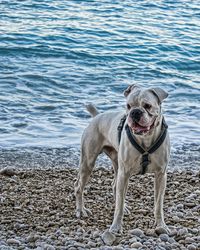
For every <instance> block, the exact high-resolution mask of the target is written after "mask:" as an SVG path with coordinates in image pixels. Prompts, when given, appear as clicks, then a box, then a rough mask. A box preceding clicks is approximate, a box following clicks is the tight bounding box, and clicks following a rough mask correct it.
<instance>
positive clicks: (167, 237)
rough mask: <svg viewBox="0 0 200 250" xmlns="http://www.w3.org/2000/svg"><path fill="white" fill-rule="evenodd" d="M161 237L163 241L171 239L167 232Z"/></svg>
mask: <svg viewBox="0 0 200 250" xmlns="http://www.w3.org/2000/svg"><path fill="white" fill-rule="evenodd" d="M159 237H160V239H161V240H162V241H165V242H167V241H169V236H168V235H167V234H160V235H159Z"/></svg>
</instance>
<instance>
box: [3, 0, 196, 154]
mask: <svg viewBox="0 0 200 250" xmlns="http://www.w3.org/2000/svg"><path fill="white" fill-rule="evenodd" d="M130 84H138V85H141V86H143V87H148V88H151V87H153V86H154V87H161V88H163V89H165V90H166V91H168V92H169V97H168V99H166V101H165V102H164V103H163V113H164V114H165V117H166V121H167V123H168V125H169V131H170V136H171V142H172V146H173V148H174V149H176V148H180V147H182V148H183V147H185V149H186V150H187V148H189V149H190V150H191V149H192V148H193V147H195V150H196V147H197V145H199V127H200V4H199V3H198V1H191V0H184V1H182V0H181V1H177V0H176V1H174V0H173V1H148V0H146V1H136V0H135V1H134V0H124V1H117V0H116V1H114V0H111V1H110V0H109V1H108V0H107V1H106V0H101V1H95V0H93V1H92V0H91V1H89V0H88V1H86V0H85V1H75V0H74V1H72V0H68V1H61V0H54V1H50V0H43V1H38V0H37V1H36V0H35V1H34V0H33V1H31V0H25V1H16V0H12V1H0V147H1V148H20V147H47V148H62V147H68V146H73V147H76V146H77V147H78V146H79V144H80V137H81V134H82V132H83V129H84V128H85V127H86V126H87V124H88V122H89V120H90V116H89V114H88V113H87V112H86V109H85V107H84V104H85V103H88V102H89V103H93V104H95V105H96V106H97V108H98V109H99V110H100V112H105V111H116V110H119V111H121V110H124V111H125V98H124V96H123V91H124V89H125V88H126V87H127V86H128V85H130ZM198 150H199V147H198Z"/></svg>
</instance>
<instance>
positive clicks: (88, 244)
mask: <svg viewBox="0 0 200 250" xmlns="http://www.w3.org/2000/svg"><path fill="white" fill-rule="evenodd" d="M87 246H88V247H90V248H93V247H96V243H95V242H93V241H88V243H87Z"/></svg>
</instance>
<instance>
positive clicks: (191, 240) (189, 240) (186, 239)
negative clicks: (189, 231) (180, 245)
mask: <svg viewBox="0 0 200 250" xmlns="http://www.w3.org/2000/svg"><path fill="white" fill-rule="evenodd" d="M193 242H195V240H194V239H192V238H190V237H186V238H185V243H187V244H189V243H193Z"/></svg>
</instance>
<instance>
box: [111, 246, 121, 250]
mask: <svg viewBox="0 0 200 250" xmlns="http://www.w3.org/2000/svg"><path fill="white" fill-rule="evenodd" d="M123 249H124V248H123V247H120V246H115V247H113V248H112V250H123Z"/></svg>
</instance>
